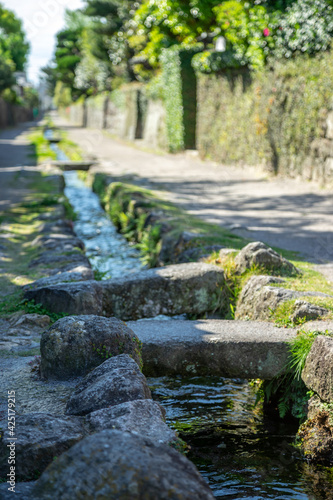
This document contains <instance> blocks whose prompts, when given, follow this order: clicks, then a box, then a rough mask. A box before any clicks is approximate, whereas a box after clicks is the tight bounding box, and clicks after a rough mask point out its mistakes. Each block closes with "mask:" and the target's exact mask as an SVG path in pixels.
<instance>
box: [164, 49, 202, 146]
mask: <svg viewBox="0 0 333 500" xmlns="http://www.w3.org/2000/svg"><path fill="white" fill-rule="evenodd" d="M196 53H197V50H195V49H190V50H186V49H180V48H179V47H178V46H173V47H171V48H170V49H165V50H164V51H163V54H162V57H161V59H162V79H163V87H164V103H165V108H166V124H167V135H168V142H169V150H170V151H172V152H176V151H181V150H183V149H194V148H195V147H196V102H197V82H196V75H195V72H194V69H193V67H192V65H191V60H192V57H193V55H194V54H196Z"/></svg>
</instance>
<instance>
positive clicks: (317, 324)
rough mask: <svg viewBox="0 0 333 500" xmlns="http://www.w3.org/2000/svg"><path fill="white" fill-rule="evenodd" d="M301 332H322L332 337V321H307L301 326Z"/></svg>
mask: <svg viewBox="0 0 333 500" xmlns="http://www.w3.org/2000/svg"><path fill="white" fill-rule="evenodd" d="M302 329H303V330H306V331H307V332H322V333H329V334H331V335H333V321H332V320H321V321H309V322H308V323H305V325H303V326H302Z"/></svg>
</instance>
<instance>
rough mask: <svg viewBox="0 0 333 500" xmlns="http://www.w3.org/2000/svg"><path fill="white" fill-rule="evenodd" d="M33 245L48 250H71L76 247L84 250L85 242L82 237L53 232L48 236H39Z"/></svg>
mask: <svg viewBox="0 0 333 500" xmlns="http://www.w3.org/2000/svg"><path fill="white" fill-rule="evenodd" d="M31 245H32V246H35V247H41V248H46V249H47V250H57V251H58V252H59V253H60V252H70V251H73V250H74V249H75V248H80V249H81V250H84V243H83V241H82V240H80V238H77V237H75V236H70V235H68V234H62V233H52V234H49V235H46V236H37V238H35V239H34V241H32V243H31Z"/></svg>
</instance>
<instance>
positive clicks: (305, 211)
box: [53, 116, 333, 281]
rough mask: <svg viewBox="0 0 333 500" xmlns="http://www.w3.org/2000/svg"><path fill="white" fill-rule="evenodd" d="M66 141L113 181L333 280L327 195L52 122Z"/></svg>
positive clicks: (332, 206) (332, 210)
mask: <svg viewBox="0 0 333 500" xmlns="http://www.w3.org/2000/svg"><path fill="white" fill-rule="evenodd" d="M53 119H54V120H55V121H56V123H57V125H58V126H61V127H62V128H64V129H66V130H67V132H68V133H69V137H70V139H71V140H73V141H74V142H76V143H77V144H78V145H79V146H80V147H81V148H82V150H83V151H84V153H86V154H87V155H90V156H93V157H95V158H96V159H97V160H99V162H100V164H101V166H98V167H94V168H97V169H98V170H101V169H103V170H105V171H106V172H108V173H109V174H111V175H112V174H113V175H115V176H119V175H124V174H134V175H136V176H138V180H139V181H140V182H142V183H144V184H145V185H147V186H148V187H150V188H153V189H159V190H163V191H165V192H166V196H167V198H168V199H169V200H170V201H172V202H175V203H177V204H178V205H179V206H181V207H183V208H184V209H186V210H188V211H189V212H190V213H191V214H193V215H196V216H198V217H200V218H202V219H205V220H206V221H208V222H212V223H216V224H219V225H221V226H223V227H227V228H230V229H231V230H232V231H234V232H235V233H236V234H239V235H241V236H244V237H247V238H249V239H252V240H260V241H264V242H266V243H268V244H269V245H272V246H276V247H280V248H283V249H286V250H292V251H297V252H299V253H300V254H301V255H302V256H304V257H305V258H306V259H307V260H310V261H312V262H315V263H318V264H320V270H321V271H322V272H323V273H324V274H325V275H326V276H327V277H329V278H330V279H331V280H332V281H333V224H332V222H333V203H332V189H331V190H329V189H326V190H324V189H321V188H320V187H318V185H316V184H314V183H310V182H305V181H300V180H297V179H283V178H273V179H268V178H267V174H265V173H260V172H259V171H256V170H255V169H253V168H251V167H247V166H246V167H244V168H240V167H230V166H225V165H218V164H216V163H213V162H210V161H201V160H200V159H198V158H196V157H194V156H193V155H191V154H178V155H170V154H160V155H159V154H154V153H152V152H148V151H147V150H143V149H140V148H139V147H138V146H136V147H131V146H130V145H128V144H126V143H124V142H121V141H119V140H115V139H113V138H112V137H110V135H108V134H107V133H105V132H103V131H100V130H95V129H85V128H80V127H75V126H73V125H70V124H69V123H68V122H67V121H66V120H65V119H64V118H61V117H57V116H54V117H53Z"/></svg>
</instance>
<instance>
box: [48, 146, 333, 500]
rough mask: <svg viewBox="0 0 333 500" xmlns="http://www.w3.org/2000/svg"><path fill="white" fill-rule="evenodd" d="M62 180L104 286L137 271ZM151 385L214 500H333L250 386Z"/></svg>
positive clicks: (197, 381)
mask: <svg viewBox="0 0 333 500" xmlns="http://www.w3.org/2000/svg"><path fill="white" fill-rule="evenodd" d="M57 150H58V148H57ZM59 159H65V158H59ZM64 177H65V182H66V189H65V194H66V196H67V197H68V199H69V201H70V203H71V205H72V207H73V209H74V210H75V211H76V212H77V214H78V218H77V220H76V221H75V224H74V226H75V231H76V233H77V235H78V236H79V237H80V238H81V239H82V240H83V241H84V243H85V245H86V249H87V256H88V257H89V259H90V261H91V263H92V265H93V267H94V268H95V269H97V270H98V271H99V272H100V273H103V274H104V278H105V279H106V278H109V277H119V276H123V275H124V274H126V273H133V272H137V271H139V270H140V269H142V266H141V263H140V260H139V254H138V252H137V251H136V249H135V248H133V247H131V246H130V245H129V244H128V243H127V242H126V240H125V239H124V238H123V237H122V236H121V235H119V234H118V233H117V232H116V229H115V228H114V226H113V225H112V223H111V222H110V221H109V219H108V218H107V217H106V215H105V212H104V211H103V209H102V208H101V206H100V204H99V200H98V198H97V196H96V195H95V194H94V193H93V192H92V191H91V190H90V189H89V188H87V187H86V186H85V184H84V183H83V182H82V181H81V180H80V179H79V178H78V175H77V173H76V172H66V173H65V174H64ZM149 384H150V387H151V389H152V393H153V397H154V399H157V400H158V401H160V402H161V403H162V405H163V406H164V408H165V409H166V414H167V422H168V424H169V425H170V426H172V427H174V428H175V429H177V431H178V432H179V433H180V436H181V437H182V438H183V439H184V440H185V441H186V442H187V443H188V445H189V446H190V450H189V452H188V455H187V456H188V458H189V459H190V460H192V461H193V462H194V463H195V464H196V466H197V467H198V469H199V471H200V472H201V473H202V475H203V476H204V477H205V478H206V479H207V481H208V482H209V484H210V486H211V488H212V490H213V492H214V495H215V497H216V498H217V499H222V498H223V499H229V500H236V499H248V500H261V499H275V500H283V499H294V500H313V499H314V500H317V499H318V500H319V499H320V500H332V499H333V474H332V472H330V471H329V469H325V468H320V467H313V466H310V465H309V464H307V463H306V462H305V461H304V460H303V459H302V457H301V456H300V454H299V453H298V451H297V449H295V448H294V447H293V442H294V438H295V433H296V430H297V428H296V427H295V425H289V426H288V425H286V424H283V423H281V422H279V423H277V422H272V421H269V420H267V419H265V417H264V415H263V413H262V410H261V408H260V407H254V402H255V391H254V389H253V387H252V386H251V385H250V384H249V383H248V382H247V381H244V380H231V379H223V378H216V377H209V378H198V377H191V378H186V379H184V378H180V377H179V378H178V377H176V378H167V377H162V378H150V379H149ZM193 500H196V499H193Z"/></svg>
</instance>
